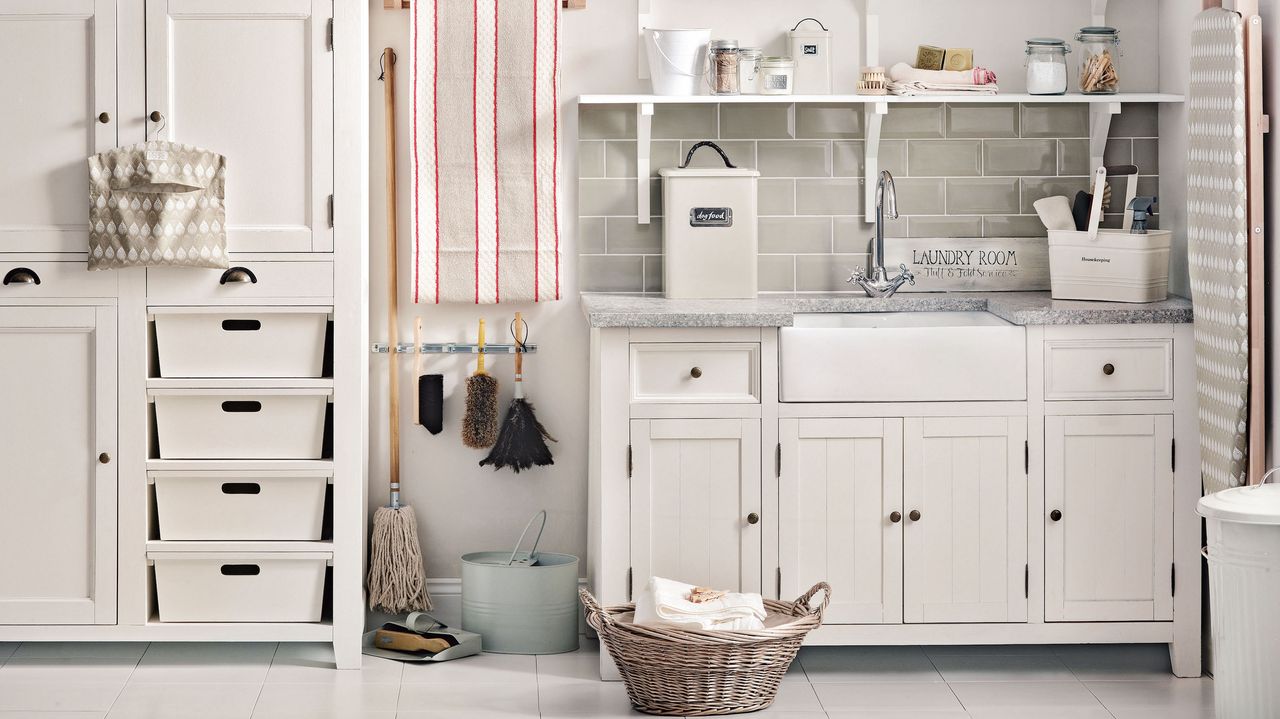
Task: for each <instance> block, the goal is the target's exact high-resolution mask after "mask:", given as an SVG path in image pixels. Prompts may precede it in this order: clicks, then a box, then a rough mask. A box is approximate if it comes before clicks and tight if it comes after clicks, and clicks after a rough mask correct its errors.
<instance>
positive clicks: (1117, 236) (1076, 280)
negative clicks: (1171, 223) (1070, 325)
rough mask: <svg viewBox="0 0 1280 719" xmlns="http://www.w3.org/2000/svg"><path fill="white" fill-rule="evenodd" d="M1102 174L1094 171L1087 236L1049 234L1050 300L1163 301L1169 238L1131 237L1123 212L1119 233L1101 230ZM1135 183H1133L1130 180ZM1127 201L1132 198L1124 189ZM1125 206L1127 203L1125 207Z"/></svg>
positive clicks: (1153, 233) (1155, 234)
mask: <svg viewBox="0 0 1280 719" xmlns="http://www.w3.org/2000/svg"><path fill="white" fill-rule="evenodd" d="M1106 181H1107V173H1106V170H1105V169H1103V168H1098V172H1096V173H1095V181H1094V187H1093V207H1092V208H1091V210H1090V213H1089V229H1088V230H1087V231H1083V232H1080V231H1074V230H1050V231H1049V275H1050V280H1051V284H1052V288H1053V293H1052V294H1053V299H1055V300H1099V301H1105V302H1159V301H1161V300H1164V299H1167V298H1168V296H1169V244H1170V240H1171V239H1172V236H1173V233H1172V232H1169V231H1168V230H1150V231H1148V232H1147V234H1145V235H1135V234H1131V233H1130V232H1129V231H1128V229H1127V227H1128V225H1129V223H1130V221H1131V220H1130V219H1129V217H1130V215H1129V212H1128V210H1127V209H1126V211H1125V218H1126V221H1125V226H1126V229H1123V230H1101V229H1099V228H1098V224H1099V223H1100V222H1101V221H1102V193H1103V191H1104V190H1105V189H1106ZM1130 182H1131V183H1136V182H1137V179H1136V178H1132V179H1130ZM1130 187H1131V189H1130V193H1129V195H1130V199H1131V196H1132V194H1133V192H1132V185H1131V186H1130ZM1125 207H1126V208H1127V207H1128V202H1126V203H1125Z"/></svg>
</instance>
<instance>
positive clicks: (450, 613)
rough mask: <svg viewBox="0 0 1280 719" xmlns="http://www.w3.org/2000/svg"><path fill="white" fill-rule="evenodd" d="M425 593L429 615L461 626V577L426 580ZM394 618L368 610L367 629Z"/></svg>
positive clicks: (583, 625)
mask: <svg viewBox="0 0 1280 719" xmlns="http://www.w3.org/2000/svg"><path fill="white" fill-rule="evenodd" d="M578 586H580V587H586V586H588V583H587V580H586V578H582V579H579V580H578ZM427 593H428V594H430V595H431V604H432V609H431V616H433V617H435V618H436V619H439V620H440V621H441V622H443V623H445V624H447V625H449V626H451V627H461V626H462V579H461V578H459V577H439V578H435V579H428V580H427ZM393 619H396V617H393V616H391V615H389V614H383V613H382V612H369V615H368V617H367V618H366V620H365V621H366V624H367V627H368V629H373V628H375V627H378V626H381V625H382V624H383V622H387V621H391V620H393ZM585 630H586V622H585V621H579V631H580V632H582V631H585Z"/></svg>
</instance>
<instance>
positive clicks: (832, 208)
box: [796, 178, 862, 215]
mask: <svg viewBox="0 0 1280 719" xmlns="http://www.w3.org/2000/svg"><path fill="white" fill-rule="evenodd" d="M860 212H862V181H861V180H857V179H853V178H836V179H825V180H796V214H797V215H856V214H858V213H860Z"/></svg>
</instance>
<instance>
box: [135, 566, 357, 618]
mask: <svg viewBox="0 0 1280 719" xmlns="http://www.w3.org/2000/svg"><path fill="white" fill-rule="evenodd" d="M331 558H332V555H331V554H329V553H327V552H297V553H292V552H288V553H286V552H246V553H216V552H148V553H147V559H149V560H151V561H152V562H153V563H154V564H155V572H156V607H157V609H158V610H159V614H160V621H162V622H318V621H320V618H321V612H322V611H323V608H324V581H325V573H326V572H325V568H326V566H327V565H328V562H329V560H330V559H331Z"/></svg>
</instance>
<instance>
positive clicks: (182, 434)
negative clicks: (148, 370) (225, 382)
mask: <svg viewBox="0 0 1280 719" xmlns="http://www.w3.org/2000/svg"><path fill="white" fill-rule="evenodd" d="M331 393H332V390H328V389H317V390H309V389H242V390H217V389H208V390H205V389H175V390H152V400H153V401H154V403H155V423H156V424H155V427H156V444H157V445H158V446H159V448H160V459H321V458H322V457H323V452H324V444H325V442H324V438H325V433H326V428H327V424H328V419H327V410H328V404H329V399H330V395H331Z"/></svg>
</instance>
